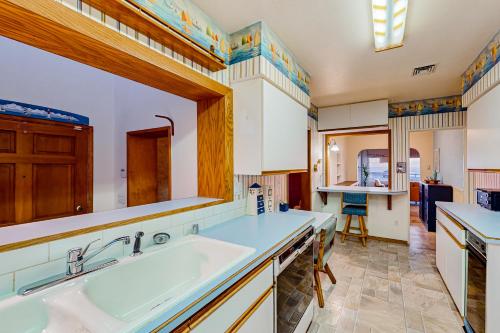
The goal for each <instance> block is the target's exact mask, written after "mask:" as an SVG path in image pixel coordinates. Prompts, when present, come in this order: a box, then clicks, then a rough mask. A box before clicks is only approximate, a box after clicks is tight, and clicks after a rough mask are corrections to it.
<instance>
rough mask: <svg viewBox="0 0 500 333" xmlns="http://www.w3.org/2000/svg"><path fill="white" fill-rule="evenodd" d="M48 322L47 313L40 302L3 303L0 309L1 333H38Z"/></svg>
mask: <svg viewBox="0 0 500 333" xmlns="http://www.w3.org/2000/svg"><path fill="white" fill-rule="evenodd" d="M11 303H12V304H11ZM48 322H49V315H48V311H47V308H46V306H45V305H44V304H43V302H42V301H41V300H27V301H22V302H5V304H2V306H1V307H0V331H1V332H25V333H38V332H42V331H43V330H44V329H45V328H46V327H47V325H48Z"/></svg>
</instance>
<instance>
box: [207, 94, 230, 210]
mask: <svg viewBox="0 0 500 333" xmlns="http://www.w3.org/2000/svg"><path fill="white" fill-rule="evenodd" d="M232 102H233V95H232V93H230V94H228V95H226V96H225V97H224V98H215V99H207V100H203V101H199V102H198V195H199V196H205V197H211V198H221V199H225V200H229V201H231V200H233V186H234V179H233V167H234V166H233V103H232Z"/></svg>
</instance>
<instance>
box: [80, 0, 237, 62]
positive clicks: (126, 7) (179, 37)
mask: <svg viewBox="0 0 500 333" xmlns="http://www.w3.org/2000/svg"><path fill="white" fill-rule="evenodd" d="M83 2H85V3H87V4H89V5H90V6H92V7H94V8H96V9H98V10H100V11H102V12H103V13H105V14H106V15H109V16H111V17H113V18H114V19H116V20H119V21H120V22H122V23H124V24H126V25H127V26H130V27H131V28H133V29H134V30H136V31H139V32H140V33H142V34H144V35H146V36H149V37H151V38H153V39H155V40H157V41H159V42H161V43H162V44H164V45H165V46H167V47H169V48H170V49H172V50H175V52H177V53H179V54H181V55H182V56H184V57H186V58H190V59H191V60H194V61H196V62H198V63H199V64H200V65H202V66H204V67H206V68H208V69H209V70H211V71H218V70H221V69H225V68H226V67H227V66H226V65H225V64H224V59H223V58H221V57H219V56H218V55H216V54H215V53H212V52H210V51H209V50H206V49H205V48H203V47H202V46H201V45H200V44H199V43H197V42H196V41H194V40H193V39H192V38H190V37H189V36H187V35H186V34H184V33H182V32H181V31H178V30H177V29H175V28H174V27H173V26H171V25H170V24H168V22H165V21H164V20H162V19H161V18H160V17H159V16H158V15H156V14H154V13H153V12H152V11H151V10H149V9H148V8H145V7H144V6H141V5H139V4H136V3H132V2H131V1H129V0H83Z"/></svg>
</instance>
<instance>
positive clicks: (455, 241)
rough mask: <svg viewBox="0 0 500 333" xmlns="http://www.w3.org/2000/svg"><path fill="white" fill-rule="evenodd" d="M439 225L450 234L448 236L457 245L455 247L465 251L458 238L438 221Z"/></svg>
mask: <svg viewBox="0 0 500 333" xmlns="http://www.w3.org/2000/svg"><path fill="white" fill-rule="evenodd" d="M436 221H437V223H438V224H439V225H440V226H441V228H443V230H444V231H445V232H446V233H447V234H448V236H449V237H450V238H451V239H452V240H453V242H454V243H455V245H456V246H457V247H458V248H460V249H462V250H465V245H463V244H462V243H460V242H459V241H458V240H457V239H456V238H455V236H453V234H452V233H451V232H450V231H449V230H448V228H446V226H445V225H444V224H443V223H442V222H441V221H439V220H436Z"/></svg>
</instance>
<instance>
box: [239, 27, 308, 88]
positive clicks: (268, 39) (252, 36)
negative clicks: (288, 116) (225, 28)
mask: <svg viewBox="0 0 500 333" xmlns="http://www.w3.org/2000/svg"><path fill="white" fill-rule="evenodd" d="M230 39H231V45H230V48H229V58H230V62H229V63H230V64H231V65H233V64H236V63H239V62H242V61H245V60H248V59H251V58H255V57H258V56H263V57H264V58H266V59H267V60H269V61H270V62H271V63H272V64H273V66H274V67H276V68H277V69H278V70H279V71H280V72H281V73H283V74H284V75H285V76H286V77H288V78H289V79H290V80H291V81H292V82H293V83H294V84H295V85H296V86H298V87H299V88H300V89H301V90H302V91H303V92H305V93H306V94H307V95H310V83H311V76H310V75H309V73H307V72H306V71H305V70H304V69H303V68H302V67H301V66H300V65H299V64H298V62H297V60H296V59H295V56H294V55H293V54H292V53H291V52H290V51H289V50H288V48H287V47H286V46H285V45H284V44H283V42H282V41H281V40H280V39H279V38H278V37H277V36H276V34H275V33H274V32H273V31H272V30H271V29H270V28H269V27H268V26H267V25H266V24H265V23H264V22H257V23H254V24H252V25H250V26H248V27H246V28H243V29H241V30H239V31H237V32H235V33H232V34H231V36H230Z"/></svg>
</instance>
